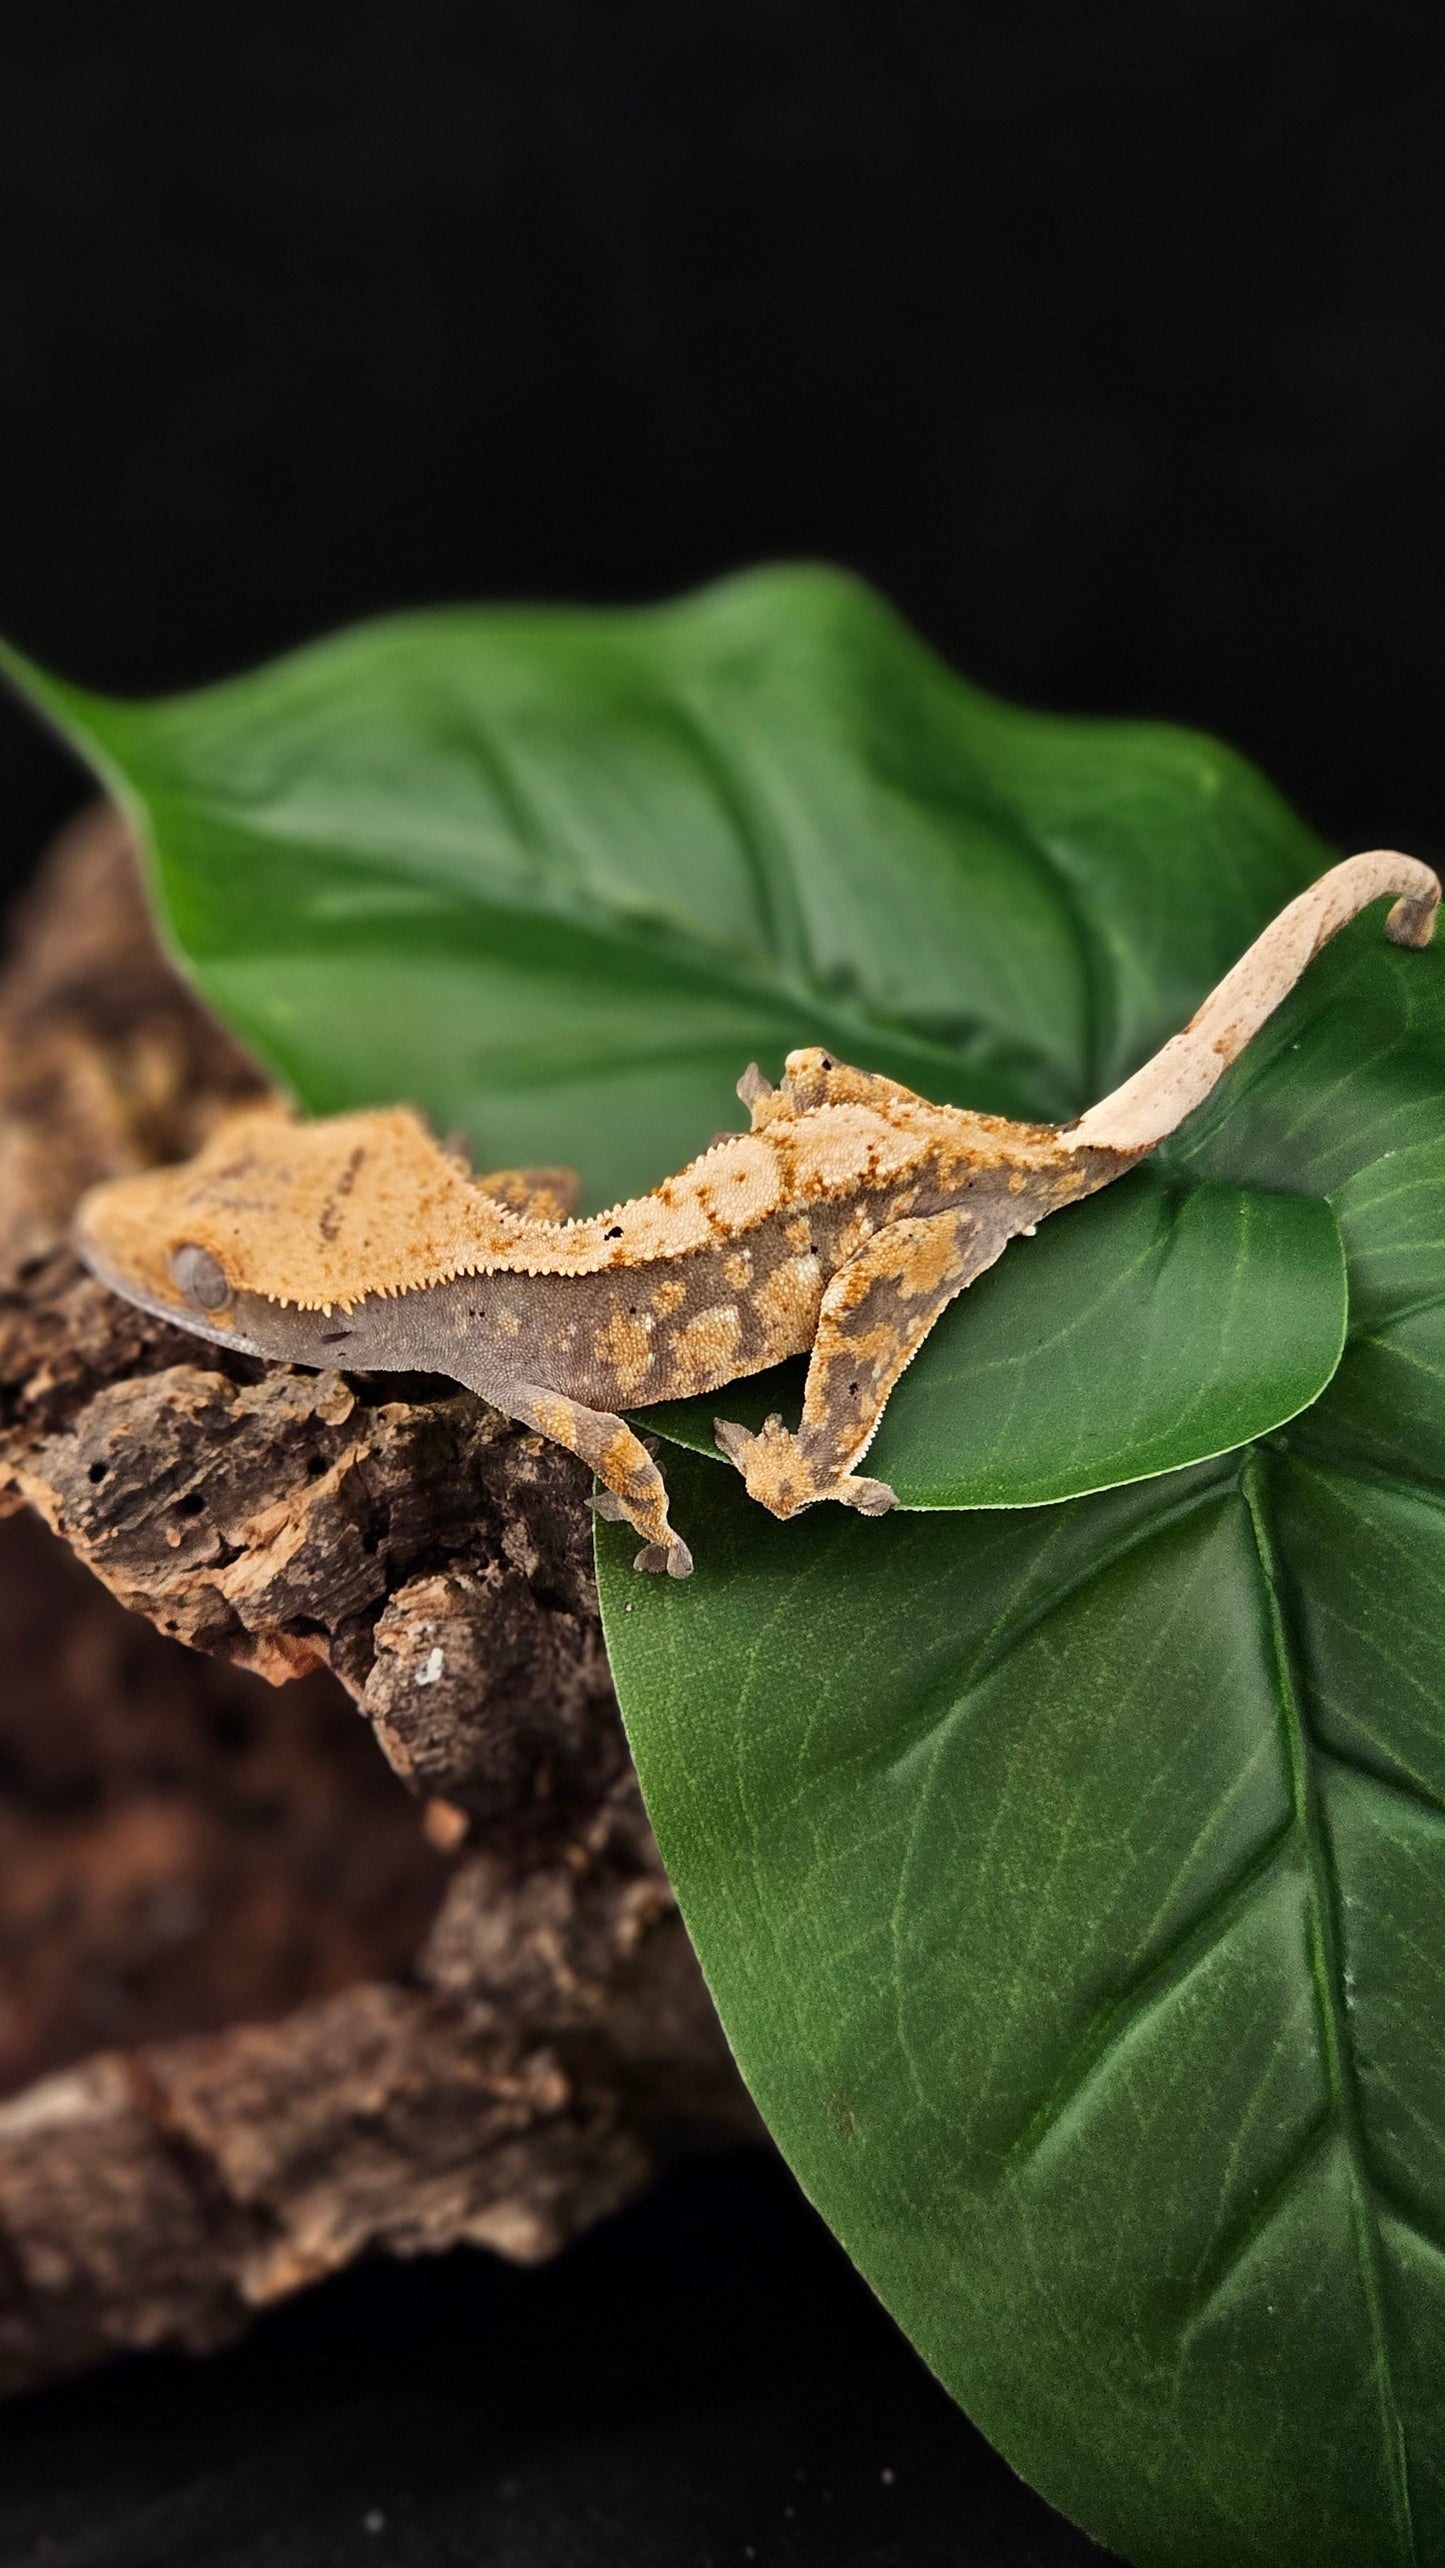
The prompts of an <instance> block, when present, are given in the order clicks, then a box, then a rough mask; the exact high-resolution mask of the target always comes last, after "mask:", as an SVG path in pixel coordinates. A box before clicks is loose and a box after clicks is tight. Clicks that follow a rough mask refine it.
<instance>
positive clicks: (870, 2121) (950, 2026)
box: [599, 944, 1445, 2568]
mask: <svg viewBox="0 0 1445 2568" xmlns="http://www.w3.org/2000/svg"><path fill="white" fill-rule="evenodd" d="M1412 965H1415V966H1416V967H1417V968H1414V969H1412V968H1411V966H1412ZM1174 1156H1175V1159H1176V1160H1177V1161H1178V1162H1179V1163H1182V1162H1183V1161H1184V1160H1185V1159H1186V1157H1187V1158H1188V1160H1189V1162H1190V1164H1192V1165H1193V1166H1195V1167H1196V1168H1200V1167H1208V1168H1209V1169H1211V1170H1212V1171H1214V1172H1217V1173H1219V1174H1221V1175H1224V1174H1228V1175H1232V1176H1233V1177H1234V1178H1236V1179H1240V1178H1245V1179H1249V1178H1252V1179H1254V1180H1255V1181H1256V1182H1260V1181H1263V1182H1266V1183H1267V1182H1275V1183H1278V1182H1281V1181H1282V1180H1284V1179H1286V1178H1287V1177H1291V1176H1292V1177H1293V1178H1294V1180H1295V1182H1296V1183H1300V1184H1305V1185H1313V1186H1317V1187H1320V1188H1324V1187H1329V1188H1330V1189H1331V1190H1332V1192H1333V1201H1334V1205H1335V1209H1336V1212H1337V1215H1338V1218H1339V1222H1340V1227H1341V1231H1342V1233H1343V1237H1344V1240H1345V1244H1346V1250H1347V1254H1348V1258H1349V1267H1350V1276H1351V1296H1352V1299H1351V1327H1350V1342H1349V1346H1348V1350H1347V1353H1346V1355H1345V1358H1344V1361H1343V1362H1342V1364H1341V1366H1340V1369H1339V1371H1338V1373H1337V1375H1336V1376H1335V1379H1334V1381H1333V1382H1332V1384H1331V1385H1330V1387H1329V1389H1328V1390H1327V1391H1326V1392H1325V1394H1324V1396H1323V1397H1322V1398H1321V1399H1320V1400H1318V1401H1317V1402H1316V1403H1315V1404H1314V1406H1313V1407H1311V1408H1310V1409H1309V1410H1307V1411H1306V1412H1305V1413H1304V1415H1302V1416H1301V1417H1299V1418H1298V1419H1297V1420H1296V1421H1295V1422H1294V1424H1293V1425H1291V1426H1289V1427H1288V1428H1286V1429H1285V1430H1284V1431H1283V1433H1281V1434H1279V1435H1277V1436H1274V1437H1271V1438H1270V1439H1268V1441H1267V1442H1266V1443H1265V1444H1263V1445H1256V1446H1254V1447H1252V1448H1251V1449H1249V1450H1247V1451H1246V1452H1244V1453H1241V1454H1237V1455H1234V1456H1229V1457H1225V1458H1223V1459H1222V1460H1220V1461H1217V1462H1215V1463H1213V1464H1211V1465H1208V1466H1205V1467H1203V1468H1201V1469H1198V1470H1195V1471H1193V1472H1188V1473H1173V1474H1170V1475H1168V1476H1166V1477H1163V1478H1160V1479H1156V1480H1154V1481H1152V1482H1148V1483H1140V1484H1136V1485H1134V1486H1132V1487H1129V1488H1127V1489H1122V1490H1117V1491H1114V1492H1111V1493H1109V1494H1108V1495H1105V1496H1099V1497H1095V1498H1087V1499H1078V1500H1075V1501H1073V1502H1072V1503H1070V1504H1068V1505H1065V1506H1063V1507H1059V1508H1055V1509H1051V1510H1047V1511H1040V1512H1037V1513H1027V1514H1008V1515H1004V1514H999V1513H991V1514H979V1515H976V1516H964V1515H954V1516H949V1517H933V1518H926V1517H914V1518H911V1519H905V1518H902V1517H892V1518H888V1519H885V1520H884V1521H883V1522H881V1523H877V1524H867V1523H862V1524H860V1523H857V1522H854V1521H852V1520H843V1521H839V1520H838V1519H836V1518H835V1519H833V1520H832V1521H828V1520H827V1519H823V1520H819V1519H816V1518H812V1519H810V1518H804V1519H801V1520H799V1521H798V1522H797V1523H796V1524H793V1525H787V1526H776V1525H773V1524H771V1523H770V1522H769V1521H768V1520H767V1519H766V1518H765V1517H762V1516H761V1515H760V1514H759V1511H758V1510H757V1509H755V1508H753V1507H751V1506H750V1505H749V1504H748V1502H747V1501H746V1499H745V1498H744V1497H743V1496H742V1495H741V1494H740V1491H739V1489H738V1485H737V1483H736V1482H735V1480H733V1479H732V1478H731V1477H730V1476H726V1475H720V1474H717V1473H714V1472H713V1471H711V1470H710V1469H709V1468H708V1467H707V1466H706V1465H704V1464H703V1463H702V1462H700V1461H694V1460H693V1459H692V1457H690V1456H689V1457H687V1458H685V1459H682V1460H679V1461H676V1462H675V1463H674V1467H673V1472H672V1477H673V1479H674V1481H675V1483H676V1484H677V1489H676V1497H677V1506H676V1513H677V1515H678V1517H679V1520H680V1521H681V1522H682V1523H684V1524H685V1525H687V1526H688V1528H689V1531H690V1532H692V1533H693V1534H694V1535H695V1536H696V1537H697V1548H698V1551H699V1570H698V1576H697V1579H696V1580H695V1581H694V1582H693V1584H694V1586H695V1588H696V1589H697V1595H696V1598H693V1597H691V1596H686V1597H685V1596H683V1595H681V1594H663V1593H659V1592H657V1589H656V1588H655V1587H654V1586H653V1585H652V1584H651V1583H650V1582H647V1581H643V1580H639V1579H637V1578H634V1577H633V1576H632V1575H631V1572H630V1570H628V1569H627V1568H626V1567H625V1566H624V1565H623V1547H622V1546H620V1545H619V1544H618V1543H617V1542H616V1540H615V1538H614V1537H613V1536H612V1535H611V1534H610V1533H608V1532H606V1531H605V1530H604V1533H603V1535H602V1537H601V1540H600V1544H599V1558H600V1564H601V1571H602V1592H603V1601H604V1611H605V1614H606V1619H607V1626H608V1635H609V1646H610V1647H611V1650H612V1654H613V1664H614V1667H615V1670H616V1673H617V1679H618V1686H619V1692H620V1694H621V1698H622V1702H623V1706H624V1710H625V1713H626V1717H627V1721H628V1726H629V1731H630V1734H631V1737H632V1741H633V1746H634V1750H635V1753H636V1755H637V1759H638V1763H639V1766H640V1769H641V1772H642V1776H643V1780H644V1785H645V1788H646V1790H647V1794H648V1799H649V1804H650V1807H651V1810H652V1814H653V1818H654V1821H655V1823H656V1826H657V1829H658V1834H659V1838H660V1841H661V1843H662V1847H663V1851H664V1854H665V1856H666V1858H667V1862H668V1865H669V1869H670V1870H671V1872H672V1875H673V1878H674V1880H675V1881H676V1883H677V1885H678V1889H679V1892H680V1895H681V1898H682V1901H683V1906H684V1910H685V1913H686V1915H687V1917H688V1921H689V1925H690V1927H691V1930H692V1933H693V1936H694V1939H695V1941H696V1943H697V1945H698V1949H699V1951H700V1953H701V1955H702V1959H703V1962H704V1966H705V1968H706V1970H707V1972H708V1975H709V1978H710V1981H711V1983H712V1986H713V1988H714V1991H715V1993H716V1995H717V1998H718V2001H719V2005H720V2007H721V2010H722V2013H723V2018H724V2021H725V2022H726V2024H727V2025H728V2028H729V2031H730V2033H731V2036H732V2039H733V2042H734V2044H735V2047H736V2049H737V2052H738V2056H739V2058H740V2060H741V2062H742V2065H743V2068H744V2070H745V2073H746V2074H747V2076H748V2078H749V2081H750V2083H751V2084H752V2086H753V2089H754V2092H755V2093H756V2095H757V2096H758V2099H759V2101H760V2103H761V2105H762V2108H763V2111H764V2113H765V2114H766V2115H767V2118H768V2120H769V2122H770V2123H771V2125H772V2127H773V2129H774V2130H775V2131H776V2132H777V2133H778V2135H779V2137H780V2139H781V2141H782V2144H783V2146H784V2148H785V2150H786V2151H787V2154H788V2156H789V2158H790V2159H791V2161H792V2163H793V2165H794V2166H795V2168H796V2169H797V2171H798V2173H799V2175H800V2176H801V2178H802V2180H803V2182H804V2184H805V2185H806V2186H807V2188H808V2190H809V2192H810V2193H811V2194H812V2195H813V2197H814V2198H815V2200H816V2201H817V2202H818V2203H819V2204H820V2206H821V2207H822V2209H823V2210H824V2212H825V2213H826V2215H827V2217H828V2218H829V2220H830V2221H831V2222H832V2223H833V2225H834V2227H835V2228H836V2229H837V2230H838V2232H839V2234H840V2236H841V2237H842V2238H843V2239H844V2240H845V2242H846V2243H847V2244H848V2246H849V2247H850V2249H851V2250H852V2252H853V2254H854V2256H855V2257H856V2258H857V2260H858V2262H859V2264H860V2265H861V2266H862V2268H863V2270H864V2272H865V2273H866V2274H868V2276H869V2277H870V2279H871V2280H872V2281H873V2283H874V2284H875V2286H876V2287H877V2289H878V2290H879V2292H880V2293H881V2295H882V2296H883V2298H884V2299H885V2300H886V2301H887V2302H888V2304H889V2306H890V2307H891V2308H892V2309H893V2310H894V2311H895V2312H896V2313H897V2314H898V2316H899V2317H900V2318H901V2319H902V2321H903V2323H904V2325H905V2326H906V2327H907V2328H908V2330H909V2332H910V2334H911V2335H912V2336H913V2337H914V2339H915V2341H916V2342H917V2343H918V2344H919V2345H920V2346H921V2347H922V2349H923V2351H924V2352H925V2353H926V2354H927V2355H928V2357H929V2359H930V2361H932V2362H933V2363H934V2364H935V2366H936V2367H937V2369H938V2370H939V2372H940V2373H941V2374H942V2376H943V2378H944V2379H945V2380H946V2381H947V2382H948V2383H949V2385H950V2386H951V2387H952V2388H953V2389H954V2390H955V2392H956V2393H957V2394H958V2396H959V2397H960V2398H961V2399H962V2400H963V2401H964V2403H965V2404H966V2405H967V2406H968V2408H969V2409H970V2411H971V2413H972V2414H973V2415H974V2416H975V2417H976V2418H977V2419H978V2420H979V2422H980V2423H981V2424H982V2425H983V2426H984V2427H985V2428H986V2430H987V2431H988V2432H989V2433H991V2434H992V2435H993V2436H994V2437H995V2438H996V2440H997V2441H998V2442H999V2443H1000V2444H1001V2446H1002V2447H1003V2449H1004V2451H1005V2452H1006V2453H1007V2454H1008V2456H1009V2458H1010V2459H1011V2460H1012V2461H1013V2462H1014V2463H1015V2465H1016V2466H1017V2467H1018V2468H1019V2469H1020V2470H1022V2471H1023V2472H1025V2473H1026V2475H1027V2476H1029V2477H1030V2478H1031V2479H1033V2480H1034V2481H1035V2482H1036V2484H1037V2485H1038V2486H1039V2487H1041V2488H1042V2489H1043V2490H1044V2492H1045V2493H1046V2494H1047V2495H1049V2496H1050V2497H1051V2498H1052V2499H1053V2500H1054V2502H1055V2503H1056V2504H1058V2505H1060V2506H1061V2507H1063V2508H1064V2509H1065V2510H1066V2511H1068V2512H1069V2513H1071V2514H1073V2515H1074V2516H1075V2517H1076V2518H1077V2519H1078V2520H1079V2521H1080V2522H1081V2523H1083V2524H1084V2525H1085V2526H1086V2527H1087V2528H1088V2529H1089V2530H1090V2531H1092V2532H1093V2533H1094V2534H1095V2535H1096V2536H1097V2538H1099V2539H1100V2540H1101V2541H1105V2542H1108V2543H1109V2544H1111V2545H1112V2546H1114V2547H1116V2548H1118V2549H1120V2550H1122V2551H1124V2552H1126V2553H1127V2555H1128V2556H1129V2557H1130V2558H1132V2559H1135V2560H1138V2561H1141V2562H1161V2563H1162V2562H1169V2563H1171V2564H1172V2563H1186V2562H1187V2563H1197V2568H1224V2563H1230V2562H1234V2561H1236V2560H1247V2559H1255V2560H1261V2561H1268V2562H1281V2563H1282V2562H1300V2563H1305V2562H1310V2563H1313V2568H1329V2564H1330V2563H1338V2568H1346V2563H1349V2568H1376V2564H1377V2563H1378V2568H1386V2563H1389V2568H1404V2563H1411V2568H1416V2564H1417V2563H1438V2562H1441V2561H1445V2401H1442V2398H1441V2383H1442V2381H1445V1705H1442V1669H1445V990H1442V973H1441V967H1440V960H1439V958H1438V957H1435V956H1430V957H1425V958H1416V957H1408V958H1407V957H1404V956H1400V955H1397V954H1395V953H1393V952H1391V951H1387V950H1386V949H1384V948H1383V947H1380V946H1373V947H1368V948H1367V947H1365V946H1364V945H1363V944H1352V945H1351V946H1350V948H1349V949H1348V950H1342V951H1340V952H1337V953H1335V954H1332V955H1329V956H1326V957H1325V958H1323V959H1322V960H1321V962H1320V963H1319V964H1318V965H1317V966H1316V967H1315V968H1314V971H1313V973H1312V975H1311V977H1310V979H1309V981H1308V982H1307V983H1306V984H1305V985H1304V986H1303V987H1302V989H1301V990H1300V992H1299V993H1298V994H1297V996H1296V998H1295V1000H1294V1001H1292V1002H1291V1005H1290V1007H1289V1009H1288V1010H1287V1011H1286V1012H1285V1015H1284V1017H1283V1018H1282V1020H1281V1021H1280V1022H1279V1023H1278V1024H1277V1025H1276V1027H1275V1028H1274V1029H1273V1030H1272V1031H1271V1033H1270V1034H1269V1035H1268V1036H1267V1037H1266V1038H1265V1039H1264V1041H1263V1042H1262V1044H1261V1045H1260V1046H1259V1047H1258V1048H1257V1050H1256V1052H1255V1053H1254V1055H1252V1056H1250V1057H1248V1058H1247V1059H1246V1062H1245V1063H1244V1064H1243V1065H1242V1066H1241V1071H1240V1073H1239V1074H1238V1076H1237V1078H1236V1079H1235V1080H1234V1081H1233V1082H1232V1083H1231V1087H1230V1091H1229V1093H1228V1094H1226V1095H1222V1096H1221V1099H1220V1102H1219V1105H1218V1107H1217V1108H1216V1109H1212V1110H1211V1111H1210V1112H1209V1113H1207V1114H1206V1115H1205V1116H1203V1117H1201V1118H1199V1120H1198V1124H1197V1127H1196V1128H1195V1129H1193V1130H1191V1131H1190V1132H1188V1133H1186V1134H1184V1135H1181V1137H1180V1143H1179V1146H1178V1149H1177V1152H1176V1153H1175V1154H1174ZM719 1484H720V1494H719Z"/></svg>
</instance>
